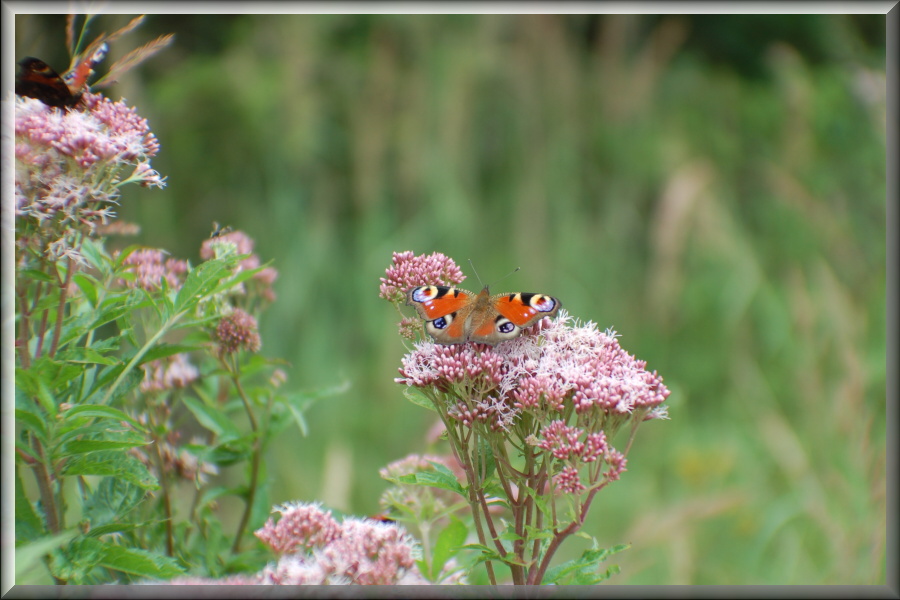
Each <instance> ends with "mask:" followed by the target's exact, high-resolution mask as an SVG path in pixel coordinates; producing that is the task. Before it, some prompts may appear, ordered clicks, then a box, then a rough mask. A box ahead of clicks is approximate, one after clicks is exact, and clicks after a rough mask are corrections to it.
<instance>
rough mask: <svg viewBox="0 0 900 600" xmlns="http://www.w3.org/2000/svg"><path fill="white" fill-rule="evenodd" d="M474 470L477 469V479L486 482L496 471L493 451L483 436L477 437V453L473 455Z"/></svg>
mask: <svg viewBox="0 0 900 600" xmlns="http://www.w3.org/2000/svg"><path fill="white" fill-rule="evenodd" d="M474 466H475V468H476V469H477V473H478V478H479V479H480V480H481V481H486V480H487V479H489V478H490V477H491V475H493V474H494V471H495V470H496V469H497V463H496V460H495V458H494V449H493V448H492V447H491V444H490V442H488V441H487V440H486V439H485V438H484V437H483V436H478V445H477V451H476V453H475V465H474Z"/></svg>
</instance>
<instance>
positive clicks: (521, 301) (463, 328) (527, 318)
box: [406, 285, 562, 346]
mask: <svg viewBox="0 0 900 600" xmlns="http://www.w3.org/2000/svg"><path fill="white" fill-rule="evenodd" d="M406 304H408V305H410V306H414V307H415V308H416V311H417V312H418V313H419V316H420V317H421V318H423V319H425V331H426V332H428V335H430V336H431V337H432V338H434V341H435V342H437V343H438V344H463V343H465V342H477V343H479V344H488V345H491V346H493V345H495V344H498V343H500V342H502V341H504V340H511V339H513V338H515V337H518V336H519V335H520V334H521V333H522V330H523V329H525V328H527V327H531V326H532V325H534V324H535V323H537V322H538V321H539V320H541V319H542V318H544V317H552V316H553V315H555V314H556V313H557V312H558V311H559V309H560V307H561V306H562V303H561V302H560V301H559V300H558V299H556V298H553V297H552V296H547V295H544V294H529V293H524V292H518V293H513V294H496V295H494V296H491V295H490V292H489V291H488V286H484V289H483V290H481V293H479V294H473V293H472V292H467V291H466V290H461V289H459V288H456V287H450V286H444V285H423V286H419V287H415V288H412V289H411V290H409V291H408V292H407V293H406Z"/></svg>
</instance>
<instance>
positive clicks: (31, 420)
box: [16, 408, 47, 443]
mask: <svg viewBox="0 0 900 600" xmlns="http://www.w3.org/2000/svg"><path fill="white" fill-rule="evenodd" d="M16 423H18V424H21V425H22V426H24V427H25V428H26V429H27V430H28V431H29V432H30V433H33V434H34V435H36V436H37V437H38V439H39V440H41V441H42V442H45V443H46V442H47V429H46V428H45V426H44V420H43V419H41V418H40V417H39V416H37V415H35V414H33V413H30V412H28V411H26V410H22V409H20V408H17V409H16Z"/></svg>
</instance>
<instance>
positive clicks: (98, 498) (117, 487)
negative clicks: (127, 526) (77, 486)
mask: <svg viewBox="0 0 900 600" xmlns="http://www.w3.org/2000/svg"><path fill="white" fill-rule="evenodd" d="M146 496H147V490H145V489H144V488H142V487H141V486H137V485H134V484H132V483H129V482H128V481H125V480H124V479H121V478H118V477H106V478H104V479H103V480H102V481H100V485H98V486H97V489H96V490H94V492H93V493H92V494H91V495H90V496H88V497H87V498H86V499H85V502H84V518H85V519H87V520H89V521H90V523H91V531H90V533H91V535H92V536H95V537H96V536H99V535H102V534H103V533H104V530H100V531H97V530H96V529H97V528H99V527H102V526H105V525H107V524H112V525H115V526H117V527H123V526H124V525H123V524H122V523H120V522H118V521H121V520H122V519H123V518H124V517H125V515H126V514H128V513H129V512H130V511H131V510H132V509H134V508H135V507H137V506H138V505H140V504H141V502H143V501H144V499H145V498H146Z"/></svg>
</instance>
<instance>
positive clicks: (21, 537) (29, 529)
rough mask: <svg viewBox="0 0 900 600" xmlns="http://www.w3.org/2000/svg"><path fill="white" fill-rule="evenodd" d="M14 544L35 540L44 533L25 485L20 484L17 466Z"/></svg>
mask: <svg viewBox="0 0 900 600" xmlns="http://www.w3.org/2000/svg"><path fill="white" fill-rule="evenodd" d="M15 501H16V506H15V519H16V545H17V546H18V545H21V542H23V541H25V542H31V541H35V540H37V539H38V538H40V537H41V536H42V535H44V533H45V532H44V524H43V523H42V522H41V519H40V517H38V515H37V513H36V512H34V507H33V506H32V505H31V500H29V499H28V496H26V495H25V486H24V485H22V477H21V476H20V475H19V467H18V466H16V497H15Z"/></svg>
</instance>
